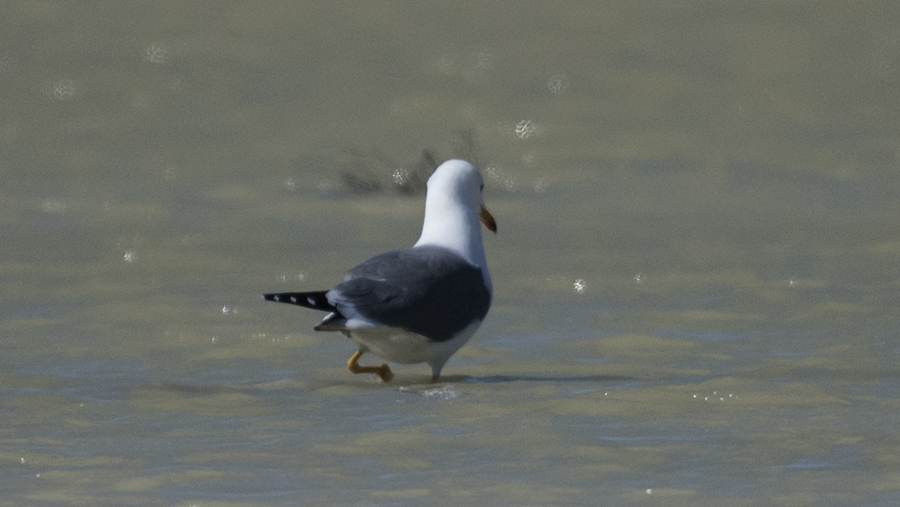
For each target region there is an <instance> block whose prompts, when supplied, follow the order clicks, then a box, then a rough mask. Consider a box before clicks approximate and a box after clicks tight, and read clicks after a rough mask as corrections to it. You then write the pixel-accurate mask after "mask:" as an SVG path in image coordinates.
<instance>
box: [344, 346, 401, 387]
mask: <svg viewBox="0 0 900 507" xmlns="http://www.w3.org/2000/svg"><path fill="white" fill-rule="evenodd" d="M362 355H363V351H361V350H357V351H356V353H355V354H353V355H352V356H351V357H350V359H349V360H348V361H347V369H348V370H350V371H351V372H353V373H374V374H375V375H378V378H380V379H381V380H383V381H385V382H390V381H391V379H392V378H394V374H393V373H392V372H391V369H390V368H389V367H388V365H386V364H384V363H382V364H381V366H360V365H359V363H357V361H359V358H360V357H362Z"/></svg>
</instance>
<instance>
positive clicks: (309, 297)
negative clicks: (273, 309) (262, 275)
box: [262, 290, 335, 312]
mask: <svg viewBox="0 0 900 507" xmlns="http://www.w3.org/2000/svg"><path fill="white" fill-rule="evenodd" d="M327 293H328V291H325V290H322V291H314V292H279V293H273V294H263V295H262V297H263V299H265V300H266V301H274V302H276V303H287V304H289V305H297V306H302V307H304V308H311V309H313V310H320V311H323V312H333V311H334V310H335V307H334V306H333V305H332V304H331V303H329V302H328V298H327V297H326V296H325V294H327Z"/></svg>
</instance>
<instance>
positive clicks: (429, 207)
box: [414, 199, 490, 283]
mask: <svg viewBox="0 0 900 507" xmlns="http://www.w3.org/2000/svg"><path fill="white" fill-rule="evenodd" d="M424 245H435V246H441V247H444V248H448V249H450V250H453V251H454V252H456V253H458V254H459V255H461V256H462V257H463V258H464V259H466V260H467V261H469V262H470V263H471V264H473V265H475V266H478V267H479V268H481V271H482V273H484V275H485V280H486V281H487V283H490V278H489V275H488V273H487V259H486V258H485V255H484V245H483V244H482V242H481V223H480V222H479V220H478V216H477V215H476V214H475V213H474V212H473V211H472V210H471V209H469V208H468V207H466V206H462V205H460V204H458V203H453V202H449V200H444V201H443V202H441V201H437V200H435V199H429V200H428V201H426V203H425V222H424V225H423V226H422V235H421V236H420V237H419V241H417V242H416V244H415V245H414V246H424Z"/></svg>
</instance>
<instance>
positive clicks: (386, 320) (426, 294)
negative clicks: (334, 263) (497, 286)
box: [263, 159, 497, 382]
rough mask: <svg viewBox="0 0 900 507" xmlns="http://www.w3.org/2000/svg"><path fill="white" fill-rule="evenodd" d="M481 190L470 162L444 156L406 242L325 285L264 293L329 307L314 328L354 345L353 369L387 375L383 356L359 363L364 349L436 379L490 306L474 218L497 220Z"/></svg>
mask: <svg viewBox="0 0 900 507" xmlns="http://www.w3.org/2000/svg"><path fill="white" fill-rule="evenodd" d="M483 190H484V180H483V179H482V177H481V173H479V172H478V170H477V169H476V168H475V167H474V166H473V165H472V164H470V163H469V162H466V161H465V160H459V159H452V160H448V161H446V162H444V163H443V164H441V165H440V166H439V167H438V168H437V169H435V171H434V173H433V174H432V175H431V177H430V178H429V179H428V183H427V193H426V197H425V220H424V223H423V224H422V235H421V236H420V237H419V240H418V241H416V243H415V244H414V245H413V246H412V248H409V249H407V250H395V251H391V252H387V253H383V254H381V255H376V256H375V257H372V258H371V259H369V260H367V261H365V262H363V263H362V264H360V265H359V266H356V267H355V268H352V269H350V270H349V271H347V273H346V275H345V276H344V281H343V282H342V283H340V284H338V285H337V286H335V287H334V288H332V289H331V290H327V291H325V290H321V291H312V292H283V293H277V294H263V299H265V300H266V301H275V302H278V303H288V304H293V305H297V306H302V307H304V308H311V309H313V310H320V311H324V312H328V314H327V315H326V316H325V318H324V319H322V321H321V322H319V324H318V325H316V326H315V327H314V328H313V329H315V330H316V331H340V332H341V333H343V335H344V336H346V337H347V338H349V339H350V340H352V341H353V342H354V343H355V344H356V346H357V351H356V352H355V353H354V354H353V356H351V357H350V359H349V360H348V361H347V368H348V369H349V370H350V371H351V372H353V373H374V374H376V375H377V376H378V377H379V378H380V379H381V380H382V381H384V382H389V381H390V380H391V378H393V373H392V372H391V369H390V367H388V365H387V364H386V363H383V364H381V365H379V366H361V365H360V364H359V362H358V361H359V359H360V357H362V355H363V354H365V353H370V354H372V355H374V356H377V357H379V358H381V359H383V360H385V361H389V362H392V363H400V364H417V363H427V364H428V365H429V366H430V367H431V378H432V381H437V380H438V379H439V378H440V375H441V369H442V368H443V367H444V364H446V362H447V360H448V359H450V356H452V355H453V354H454V353H455V352H456V351H457V350H459V349H460V347H462V346H463V345H465V343H466V342H467V341H468V340H469V338H471V337H472V335H474V334H475V331H476V330H477V329H478V327H479V326H480V325H481V322H482V321H483V320H484V318H485V316H486V315H487V313H488V310H489V309H490V307H491V299H492V298H493V286H492V284H491V275H490V273H489V272H488V268H487V259H486V257H485V254H484V245H483V244H482V240H481V225H480V224H479V221H480V222H481V223H482V224H484V226H485V227H487V229H488V230H490V231H491V232H493V233H496V232H497V223H496V222H495V221H494V217H493V216H492V215H491V214H490V212H488V210H487V208H485V207H484V199H483V197H482V193H483Z"/></svg>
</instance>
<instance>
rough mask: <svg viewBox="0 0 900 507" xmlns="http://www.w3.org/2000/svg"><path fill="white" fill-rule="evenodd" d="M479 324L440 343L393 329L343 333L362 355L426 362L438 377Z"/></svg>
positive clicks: (475, 323)
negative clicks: (364, 353)
mask: <svg viewBox="0 0 900 507" xmlns="http://www.w3.org/2000/svg"><path fill="white" fill-rule="evenodd" d="M480 325H481V321H475V322H473V323H472V324H470V325H469V327H467V328H465V329H463V330H462V331H461V332H460V333H458V334H457V335H456V336H454V337H453V338H451V339H449V340H447V341H443V342H432V341H429V340H428V339H427V338H425V337H424V336H422V335H419V334H416V333H411V332H409V331H404V330H402V329H396V328H385V327H380V328H368V329H352V330H345V331H344V334H345V335H347V336H348V337H349V338H350V339H351V340H353V342H354V343H356V344H357V345H359V349H360V350H362V351H363V352H367V353H370V354H372V355H375V356H378V357H380V358H382V359H384V360H385V361H388V362H391V363H399V364H416V363H428V364H429V365H430V366H431V369H432V373H433V374H435V375H438V374H440V371H441V368H442V367H443V366H444V363H446V362H447V360H448V359H450V356H452V355H453V354H454V353H455V352H456V351H457V350H459V348H460V347H462V346H463V345H465V344H466V342H467V341H469V338H471V337H472V335H473V334H475V331H476V330H477V329H478V327H479V326H480Z"/></svg>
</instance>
